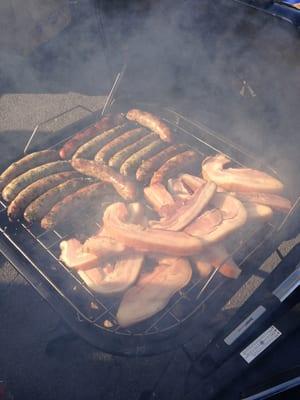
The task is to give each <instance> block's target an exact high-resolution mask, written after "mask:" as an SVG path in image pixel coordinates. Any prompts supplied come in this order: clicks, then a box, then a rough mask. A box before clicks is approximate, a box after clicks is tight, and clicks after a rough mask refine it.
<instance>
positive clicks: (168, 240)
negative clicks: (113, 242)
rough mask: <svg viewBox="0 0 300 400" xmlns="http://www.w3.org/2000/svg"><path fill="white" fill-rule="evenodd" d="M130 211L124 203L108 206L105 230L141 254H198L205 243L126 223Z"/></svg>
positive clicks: (182, 234) (174, 233)
mask: <svg viewBox="0 0 300 400" xmlns="http://www.w3.org/2000/svg"><path fill="white" fill-rule="evenodd" d="M127 217H128V210H127V208H126V206H125V204H124V203H114V204H111V205H110V206H108V207H107V208H106V210H105V212H104V215H103V223H104V228H105V230H106V231H107V232H108V233H109V234H110V235H111V236H112V237H113V238H115V239H117V240H119V241H120V242H122V243H124V245H125V246H127V247H129V248H133V249H135V250H136V251H141V252H151V251H152V252H158V253H163V254H171V255H175V256H188V255H192V254H197V253H199V251H201V250H202V247H203V242H202V240H201V239H199V238H195V237H192V236H189V235H187V234H186V233H184V232H171V231H165V230H154V229H149V228H144V227H142V226H140V225H135V224H128V223H126V220H127Z"/></svg>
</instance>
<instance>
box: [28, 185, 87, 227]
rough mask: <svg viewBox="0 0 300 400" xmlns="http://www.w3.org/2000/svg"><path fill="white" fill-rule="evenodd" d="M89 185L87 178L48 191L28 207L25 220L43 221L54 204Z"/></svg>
mask: <svg viewBox="0 0 300 400" xmlns="http://www.w3.org/2000/svg"><path fill="white" fill-rule="evenodd" d="M88 183H89V181H88V180H87V179H85V178H73V179H69V180H67V181H66V182H63V183H61V184H60V185H58V186H55V187H54V188H52V189H50V190H47V192H45V193H44V194H42V195H41V196H39V197H38V198H37V199H35V200H34V201H33V202H32V203H30V204H29V206H28V207H26V209H25V211H24V218H25V219H26V221H27V222H29V223H31V222H34V221H39V220H41V219H42V218H43V217H44V216H45V215H46V214H47V213H48V212H49V211H50V210H51V208H52V207H53V206H54V204H56V203H57V202H58V201H60V200H62V199H63V198H64V197H65V196H68V195H69V194H71V193H73V192H75V191H76V190H78V189H80V188H81V187H82V186H86V185H87V184H88Z"/></svg>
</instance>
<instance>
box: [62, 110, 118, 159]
mask: <svg viewBox="0 0 300 400" xmlns="http://www.w3.org/2000/svg"><path fill="white" fill-rule="evenodd" d="M124 121H125V118H124V117H123V116H122V115H121V114H117V115H108V116H105V117H103V118H101V119H100V121H97V122H96V123H95V124H93V125H91V126H89V127H88V128H86V129H84V130H83V131H80V132H78V133H76V134H75V135H74V136H72V138H71V139H69V140H68V141H67V142H66V143H65V144H64V145H63V147H62V148H61V149H60V151H59V155H60V157H61V158H62V159H69V158H71V157H72V155H73V154H74V153H75V151H76V150H77V149H78V148H79V146H81V145H82V144H84V143H85V142H87V141H88V140H91V139H93V138H94V137H95V136H97V135H99V134H100V133H101V132H104V131H106V130H108V129H111V128H112V127H114V126H115V125H119V124H122V123H123V122H124Z"/></svg>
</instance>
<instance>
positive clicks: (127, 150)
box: [108, 133, 156, 169]
mask: <svg viewBox="0 0 300 400" xmlns="http://www.w3.org/2000/svg"><path fill="white" fill-rule="evenodd" d="M155 139H156V134H155V133H149V134H148V135H146V136H144V137H143V138H142V139H139V140H137V141H136V142H134V143H132V144H130V145H129V146H126V147H124V149H122V150H120V151H118V152H117V153H116V154H114V155H113V156H112V157H111V158H110V160H109V162H108V165H109V166H110V167H113V168H116V169H120V167H121V165H122V164H123V162H124V161H125V160H127V158H129V157H130V156H132V154H134V153H136V152H137V151H139V150H141V149H142V148H143V147H145V146H147V145H148V144H150V143H152V142H153V140H155Z"/></svg>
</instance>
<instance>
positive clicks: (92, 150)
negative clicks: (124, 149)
mask: <svg viewBox="0 0 300 400" xmlns="http://www.w3.org/2000/svg"><path fill="white" fill-rule="evenodd" d="M130 128H131V125H130V124H129V123H125V124H122V125H118V126H115V127H114V128H112V129H109V130H108V131H104V132H102V133H101V134H100V135H97V136H96V137H94V138H93V139H91V140H89V141H88V142H86V143H84V144H83V145H81V146H80V147H79V148H78V149H77V151H76V152H75V154H74V155H73V158H86V159H93V158H94V157H95V155H96V154H97V152H98V151H99V150H100V149H101V147H102V146H104V145H106V144H107V143H109V142H110V141H111V140H113V139H115V138H116V137H118V136H119V135H121V134H122V133H123V132H126V131H128V129H130Z"/></svg>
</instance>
